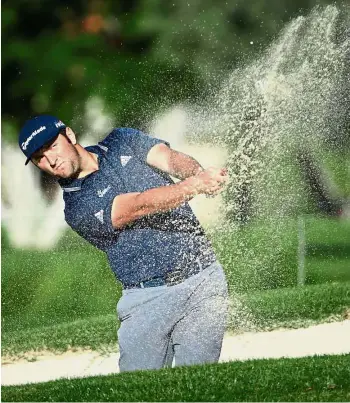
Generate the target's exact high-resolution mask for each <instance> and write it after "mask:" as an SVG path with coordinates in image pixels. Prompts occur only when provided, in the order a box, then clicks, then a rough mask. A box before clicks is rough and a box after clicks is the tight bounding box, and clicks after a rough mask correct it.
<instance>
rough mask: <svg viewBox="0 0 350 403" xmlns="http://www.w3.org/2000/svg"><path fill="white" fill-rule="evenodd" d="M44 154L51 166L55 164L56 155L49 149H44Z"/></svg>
mask: <svg viewBox="0 0 350 403" xmlns="http://www.w3.org/2000/svg"><path fill="white" fill-rule="evenodd" d="M44 156H45V158H46V159H47V161H48V163H49V164H50V165H51V166H52V167H53V166H54V165H55V164H56V159H57V157H56V155H55V153H53V152H52V151H51V150H46V151H45V152H44Z"/></svg>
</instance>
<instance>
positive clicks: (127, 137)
mask: <svg viewBox="0 0 350 403" xmlns="http://www.w3.org/2000/svg"><path fill="white" fill-rule="evenodd" d="M118 131H119V134H120V135H121V137H122V138H123V140H124V141H125V142H126V143H127V144H128V146H129V147H130V148H131V149H132V150H133V152H134V153H135V155H137V156H138V157H139V158H140V159H141V160H142V161H143V162H146V160H147V155H148V153H149V151H150V150H151V148H152V147H153V146H155V145H156V144H166V145H167V146H168V147H169V143H168V142H167V141H165V140H161V139H158V138H156V137H152V136H150V135H148V134H145V133H143V132H141V131H140V130H136V129H129V128H122V129H119V130H118Z"/></svg>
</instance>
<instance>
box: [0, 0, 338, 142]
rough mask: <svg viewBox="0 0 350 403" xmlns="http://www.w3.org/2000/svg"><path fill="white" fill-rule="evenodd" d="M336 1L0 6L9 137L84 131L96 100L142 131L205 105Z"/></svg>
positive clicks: (132, 0)
mask: <svg viewBox="0 0 350 403" xmlns="http://www.w3.org/2000/svg"><path fill="white" fill-rule="evenodd" d="M333 3H335V2H334V1H330V0H274V1H264V0H249V1H246V0H236V1H224V0H218V1H215V2H212V1H209V0H201V1H187V0H178V1H176V2H166V1H162V0H124V1H109V0H88V1H84V2H83V1H54V0H51V1H48V0H32V1H25V0H14V1H4V2H3V3H2V16H1V18H2V45H3V46H2V78H3V93H2V136H3V139H11V140H13V141H15V140H16V137H17V132H18V129H19V127H20V126H21V125H22V124H23V122H24V121H25V120H26V119H28V118H29V117H31V116H34V115H37V114H40V113H52V114H54V115H58V116H59V117H60V118H61V119H62V120H63V121H67V122H71V121H72V119H73V118H74V121H75V122H76V131H77V132H78V133H79V130H81V128H82V127H83V122H82V121H81V120H82V118H83V113H82V111H83V109H84V103H85V102H86V100H87V98H88V97H91V96H93V95H99V96H101V97H102V98H103V99H104V100H105V101H106V108H107V109H108V110H110V111H111V112H112V114H113V116H114V118H115V123H117V124H118V125H119V126H130V127H140V128H143V127H144V125H145V123H146V122H147V120H149V118H150V117H151V116H152V114H153V113H155V111H156V110H158V109H159V108H160V107H162V108H164V107H165V106H167V105H171V104H174V103H176V102H177V101H184V100H196V99H198V98H200V99H202V98H203V97H205V96H206V94H207V93H208V91H209V88H213V86H214V87H215V86H216V85H218V83H220V82H221V80H222V78H223V77H225V76H226V75H227V73H228V72H230V71H232V70H233V69H234V68H235V67H237V66H238V65H242V64H246V63H247V62H248V61H249V60H251V59H252V58H254V57H256V56H257V55H258V54H259V53H260V52H261V51H262V50H263V49H264V48H265V47H266V46H267V45H268V44H269V43H270V42H271V40H272V39H273V38H274V37H275V36H276V35H277V33H278V32H279V31H280V29H281V28H282V27H283V25H284V24H285V23H286V22H287V21H289V20H290V19H292V18H293V17H295V16H297V15H303V14H306V13H307V12H308V11H309V10H310V9H311V8H312V7H314V6H315V5H324V4H333ZM339 3H340V2H339ZM251 42H253V45H251Z"/></svg>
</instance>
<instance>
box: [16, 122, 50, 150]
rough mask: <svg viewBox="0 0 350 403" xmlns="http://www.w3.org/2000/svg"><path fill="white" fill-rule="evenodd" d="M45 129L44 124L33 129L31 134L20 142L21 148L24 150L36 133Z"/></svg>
mask: <svg viewBox="0 0 350 403" xmlns="http://www.w3.org/2000/svg"><path fill="white" fill-rule="evenodd" d="M45 129H46V126H41V127H39V129H36V130H34V131H33V132H32V134H31V135H30V136H29V137H28V138H27V140H26V141H25V142H23V143H22V144H21V146H22V150H26V149H27V147H28V144H29V143H30V142H31V141H32V139H33V137H35V136H36V135H37V134H38V133H40V132H42V131H43V130H45Z"/></svg>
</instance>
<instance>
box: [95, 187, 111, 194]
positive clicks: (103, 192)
mask: <svg viewBox="0 0 350 403" xmlns="http://www.w3.org/2000/svg"><path fill="white" fill-rule="evenodd" d="M110 189H111V186H110V185H109V186H107V187H106V189H103V190H98V191H97V196H98V197H103V196H104V195H105V194H106V193H107V192H108V191H109V190H110Z"/></svg>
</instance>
